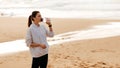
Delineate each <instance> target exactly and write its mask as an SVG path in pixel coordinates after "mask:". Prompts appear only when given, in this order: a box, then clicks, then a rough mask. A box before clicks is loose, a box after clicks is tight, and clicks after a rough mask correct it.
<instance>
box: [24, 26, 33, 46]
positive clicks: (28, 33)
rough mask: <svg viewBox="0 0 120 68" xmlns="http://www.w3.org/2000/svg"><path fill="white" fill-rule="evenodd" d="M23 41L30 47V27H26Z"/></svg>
mask: <svg viewBox="0 0 120 68" xmlns="http://www.w3.org/2000/svg"><path fill="white" fill-rule="evenodd" d="M25 42H26V45H27V46H28V47H30V45H31V43H32V35H31V32H30V28H28V30H27V33H26V40H25Z"/></svg>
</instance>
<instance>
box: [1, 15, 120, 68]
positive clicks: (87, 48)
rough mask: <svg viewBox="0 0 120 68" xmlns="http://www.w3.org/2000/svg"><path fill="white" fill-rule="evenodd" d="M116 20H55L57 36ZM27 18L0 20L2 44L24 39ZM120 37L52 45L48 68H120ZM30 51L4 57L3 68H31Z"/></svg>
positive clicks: (53, 20)
mask: <svg viewBox="0 0 120 68" xmlns="http://www.w3.org/2000/svg"><path fill="white" fill-rule="evenodd" d="M115 21H117V20H97V19H52V23H53V28H54V32H55V34H60V33H64V32H69V31H75V30H84V29H89V28H90V27H91V26H93V25H96V24H105V23H107V22H115ZM26 22H27V19H26V18H10V17H4V18H0V31H1V33H0V37H1V38H0V42H5V41H11V40H16V39H23V38H24V37H25V33H26V29H27V27H26ZM119 39H120V37H119V36H117V37H110V38H101V39H91V40H79V41H73V42H66V43H63V44H58V45H53V46H51V47H50V49H49V63H48V68H120V61H119V60H120V46H119V45H120V42H119ZM30 67H31V55H30V53H29V51H25V52H20V53H14V54H8V55H1V56H0V68H30Z"/></svg>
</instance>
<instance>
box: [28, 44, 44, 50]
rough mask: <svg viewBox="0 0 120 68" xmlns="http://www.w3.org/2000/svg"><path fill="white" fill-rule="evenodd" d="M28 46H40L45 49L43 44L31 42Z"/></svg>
mask: <svg viewBox="0 0 120 68" xmlns="http://www.w3.org/2000/svg"><path fill="white" fill-rule="evenodd" d="M30 47H41V48H43V49H45V48H46V45H45V44H37V43H31V45H30Z"/></svg>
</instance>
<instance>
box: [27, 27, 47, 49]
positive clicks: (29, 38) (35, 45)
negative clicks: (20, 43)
mask: <svg viewBox="0 0 120 68" xmlns="http://www.w3.org/2000/svg"><path fill="white" fill-rule="evenodd" d="M25 41H26V44H27V46H28V47H41V48H43V49H45V48H46V45H44V44H37V43H33V41H32V35H31V32H30V29H28V30H27V34H26V40H25Z"/></svg>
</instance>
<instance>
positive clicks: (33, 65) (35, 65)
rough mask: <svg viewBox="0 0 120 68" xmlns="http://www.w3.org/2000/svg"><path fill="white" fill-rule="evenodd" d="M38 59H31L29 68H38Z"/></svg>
mask: <svg viewBox="0 0 120 68" xmlns="http://www.w3.org/2000/svg"><path fill="white" fill-rule="evenodd" d="M39 66H40V65H39V58H33V60H32V67H31V68H39Z"/></svg>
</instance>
